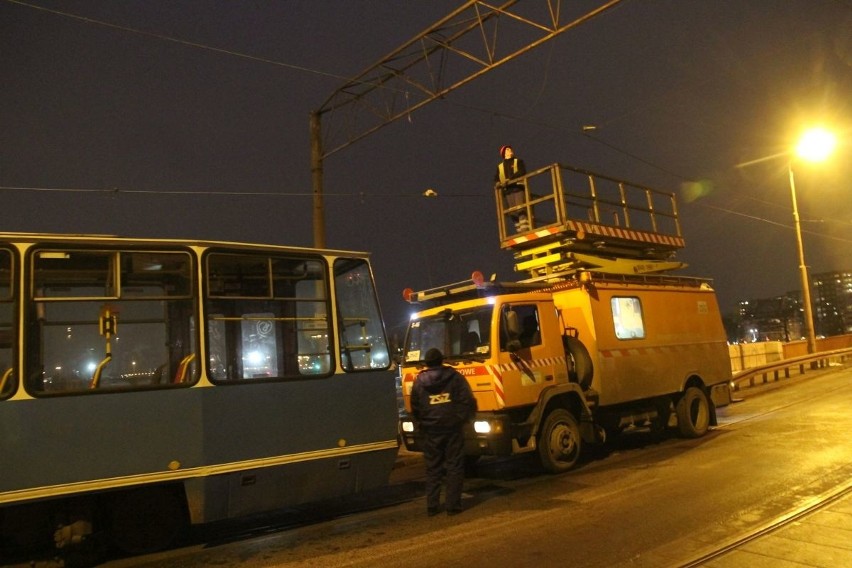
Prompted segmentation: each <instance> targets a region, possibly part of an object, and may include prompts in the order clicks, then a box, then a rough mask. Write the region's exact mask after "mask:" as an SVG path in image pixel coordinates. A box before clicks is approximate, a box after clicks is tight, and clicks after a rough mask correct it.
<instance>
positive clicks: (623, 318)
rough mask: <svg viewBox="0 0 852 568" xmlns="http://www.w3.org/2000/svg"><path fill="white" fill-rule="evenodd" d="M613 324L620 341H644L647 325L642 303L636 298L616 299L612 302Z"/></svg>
mask: <svg viewBox="0 0 852 568" xmlns="http://www.w3.org/2000/svg"><path fill="white" fill-rule="evenodd" d="M610 305H611V307H612V322H613V325H614V326H615V336H616V337H617V338H618V339H642V338H644V337H645V323H644V321H643V318H642V303H641V302H640V301H639V298H635V297H615V298H612V300H610Z"/></svg>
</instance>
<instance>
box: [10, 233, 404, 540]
mask: <svg viewBox="0 0 852 568" xmlns="http://www.w3.org/2000/svg"><path fill="white" fill-rule="evenodd" d="M389 366H390V359H389V354H388V347H387V341H386V336H385V330H384V327H383V323H382V319H381V313H380V310H379V305H378V302H377V298H376V290H375V284H374V280H373V275H372V269H371V267H370V263H369V257H368V256H367V255H366V254H363V253H352V252H344V251H328V250H318V249H307V248H296V247H284V246H273V245H261V244H249V243H230V242H215V241H172V240H160V239H136V238H122V237H112V236H96V235H92V236H76V235H75V236H71V235H50V234H16V233H5V234H2V233H0V456H2V457H0V551H2V550H3V549H4V548H5V547H20V546H28V545H33V544H34V543H35V542H36V541H39V540H48V541H55V542H56V544H57V546H60V547H62V546H67V545H70V544H73V543H78V542H81V541H85V540H86V539H89V538H90V537H91V536H92V535H106V536H107V538H108V539H109V541H111V542H112V543H114V544H115V545H117V546H118V547H120V548H121V549H123V550H125V551H127V552H130V553H134V554H135V553H142V552H147V551H152V550H156V549H159V548H162V547H165V546H167V545H168V544H170V543H171V542H172V541H173V539H175V538H176V537H177V536H178V535H179V534H180V533H181V530H182V529H183V528H185V527H186V526H189V525H190V524H201V523H209V522H212V521H218V520H223V519H229V518H235V517H240V516H245V515H250V514H254V513H260V512H266V511H270V510H274V509H280V508H284V507H289V506H294V505H298V504H303V503H310V502H315V501H319V500H324V499H328V498H335V497H338V496H345V495H350V494H354V493H357V492H361V491H365V490H369V489H373V488H377V487H381V486H382V485H385V484H386V483H387V482H388V479H389V476H390V472H391V470H392V468H393V464H394V461H395V457H396V453H397V425H396V419H397V401H396V387H395V384H394V378H393V376H392V374H391V373H390V372H389V371H388V368H389Z"/></svg>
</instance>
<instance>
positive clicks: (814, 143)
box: [787, 128, 837, 353]
mask: <svg viewBox="0 0 852 568" xmlns="http://www.w3.org/2000/svg"><path fill="white" fill-rule="evenodd" d="M836 144H837V139H836V138H835V136H834V135H833V134H832V133H831V132H829V131H827V130H825V129H822V128H813V129H810V130H808V131H806V132H805V133H804V134H803V135H802V137H801V138H800V139H799V143H798V144H797V145H796V155H797V156H798V157H800V158H803V159H805V160H808V161H810V162H822V161H824V160H825V159H826V158H828V156H830V155H831V153H832V152H833V151H834V147H835V146H836ZM787 171H788V172H789V174H790V196H791V197H792V200H793V223H794V225H795V227H796V244H797V245H798V252H799V273H800V275H801V278H802V303H803V304H804V309H805V318H804V319H805V321H804V323H805V337H806V338H807V341H808V353H815V352H816V336H815V335H814V313H813V308H812V307H811V287H810V280H809V279H808V268H807V266H806V265H805V249H804V247H803V246H802V227H801V223H800V221H799V205H798V202H797V200H796V181H795V179H794V177H793V160H792V159H791V160H790V161H789V162H787Z"/></svg>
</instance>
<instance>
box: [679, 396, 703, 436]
mask: <svg viewBox="0 0 852 568" xmlns="http://www.w3.org/2000/svg"><path fill="white" fill-rule="evenodd" d="M675 411H676V412H677V427H678V429H679V430H680V434H681V436H683V437H684V438H700V437H701V436H703V435H704V434H706V433H707V430H708V429H709V428H710V404H709V403H708V402H707V395H706V394H704V391H703V390H702V389H700V388H698V387H689V388H688V389H686V392H684V393H683V396H682V397H680V400H679V401H677V405H676V406H675Z"/></svg>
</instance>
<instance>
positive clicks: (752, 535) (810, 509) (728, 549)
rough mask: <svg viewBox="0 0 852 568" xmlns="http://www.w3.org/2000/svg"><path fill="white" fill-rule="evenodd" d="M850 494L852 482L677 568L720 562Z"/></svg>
mask: <svg viewBox="0 0 852 568" xmlns="http://www.w3.org/2000/svg"><path fill="white" fill-rule="evenodd" d="M850 494H852V480H849V481H847V482H846V483H845V484H843V485H841V486H839V487H835V488H833V489H831V490H829V491H826V492H824V493H822V494H820V495H817V496H815V497H814V498H812V499H811V500H809V501H808V502H807V503H805V504H803V505H801V506H800V507H798V508H796V509H794V510H792V511H789V512H788V513H785V514H783V515H781V516H779V517H777V518H775V519H773V520H771V521H769V522H768V523H766V524H764V525H762V526H759V527H757V528H755V529H753V530H750V531H748V532H746V533H744V534H741V535H739V536H737V537H734V538H733V539H732V540H729V541H727V542H725V543H724V544H722V545H721V546H715V547H713V548H712V549H710V550H705V551H703V552H702V553H701V554H700V556H697V557H695V558H694V559H692V560H690V561H689V562H687V563H685V564H679V565H678V566H677V568H697V567H699V566H704V565H706V564H708V563H709V562H712V561H713V560H718V559H720V558H722V557H724V556H726V555H728V554H730V553H732V552H734V551H736V550H738V549H740V548H742V547H744V546H745V545H747V544H749V543H751V542H753V541H756V540H758V539H760V538H763V537H765V536H768V535H771V534H773V533H775V532H778V531H780V530H781V529H783V528H785V527H787V526H788V525H790V524H792V523H795V522H797V521H800V520H802V519H804V518H806V517H809V516H811V515H814V514H816V513H819V512H820V511H822V510H824V509H826V508H828V507H829V506H831V505H832V504H834V503H835V502H837V501H839V500H841V499H843V498H844V497H847V496H849V495H850Z"/></svg>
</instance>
